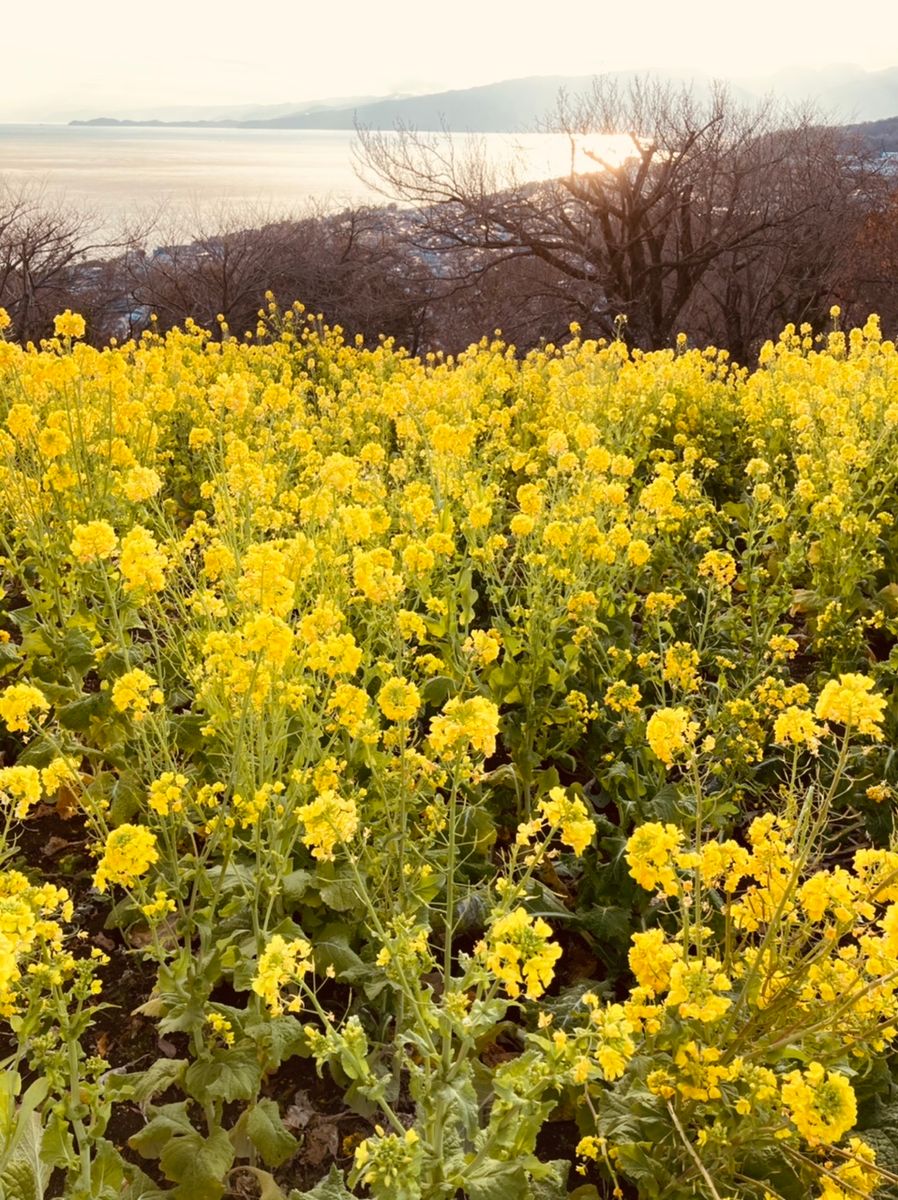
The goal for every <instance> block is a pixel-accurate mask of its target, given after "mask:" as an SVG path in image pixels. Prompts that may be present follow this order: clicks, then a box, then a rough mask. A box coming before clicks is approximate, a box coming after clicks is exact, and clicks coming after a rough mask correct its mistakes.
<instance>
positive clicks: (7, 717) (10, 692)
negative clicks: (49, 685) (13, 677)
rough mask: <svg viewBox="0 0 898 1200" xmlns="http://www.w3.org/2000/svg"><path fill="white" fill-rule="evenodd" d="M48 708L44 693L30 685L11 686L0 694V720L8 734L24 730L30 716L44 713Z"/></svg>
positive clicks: (18, 684)
mask: <svg viewBox="0 0 898 1200" xmlns="http://www.w3.org/2000/svg"><path fill="white" fill-rule="evenodd" d="M49 708H50V705H49V703H48V702H47V698H46V697H45V696H44V693H43V692H42V691H40V689H39V688H36V687H32V685H31V684H30V683H17V684H13V685H12V686H11V687H7V688H5V689H4V691H3V692H0V719H2V720H3V721H4V722H5V724H6V728H7V729H8V730H10V732H14V731H16V730H22V731H24V730H26V729H27V728H28V720H29V717H31V716H32V714H34V713H45V712H47V711H48V710H49Z"/></svg>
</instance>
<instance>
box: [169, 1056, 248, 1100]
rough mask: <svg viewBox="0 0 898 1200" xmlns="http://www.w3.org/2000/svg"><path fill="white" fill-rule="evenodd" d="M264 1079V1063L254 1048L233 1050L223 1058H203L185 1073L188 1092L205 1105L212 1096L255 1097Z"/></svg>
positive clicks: (229, 1097) (239, 1098)
mask: <svg viewBox="0 0 898 1200" xmlns="http://www.w3.org/2000/svg"><path fill="white" fill-rule="evenodd" d="M261 1082H262V1066H261V1063H260V1062H259V1060H258V1058H257V1056H256V1054H255V1051H253V1050H236V1051H235V1050H229V1051H228V1052H227V1057H226V1058H225V1059H223V1060H219V1059H212V1060H209V1061H203V1060H202V1059H201V1060H200V1061H198V1062H193V1063H191V1064H190V1066H189V1067H188V1068H187V1070H186V1071H185V1072H184V1089H185V1091H186V1092H187V1093H188V1095H190V1096H193V1098H194V1099H195V1100H199V1102H200V1103H201V1104H203V1103H205V1102H206V1101H207V1100H208V1099H210V1097H217V1098H218V1099H221V1100H224V1101H226V1102H229V1101H231V1100H254V1099H255V1097H256V1093H257V1092H258V1090H259V1085H260V1083H261Z"/></svg>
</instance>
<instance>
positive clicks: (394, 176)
mask: <svg viewBox="0 0 898 1200" xmlns="http://www.w3.org/2000/svg"><path fill="white" fill-rule="evenodd" d="M547 128H549V129H554V131H555V132H556V133H561V134H563V135H564V136H565V137H566V138H567V139H568V141H569V143H570V151H571V166H570V170H569V171H568V172H567V173H566V174H565V175H564V176H562V177H560V178H555V179H550V180H546V181H543V182H537V183H534V182H527V181H521V180H519V179H514V178H513V177H509V176H507V175H506V176H504V177H502V176H501V173H500V172H499V171H498V170H497V169H496V168H495V167H494V166H492V165H491V164H490V161H489V158H488V156H487V154H486V150H485V146H484V143H483V141H482V140H481V141H479V142H471V141H469V142H467V143H464V144H463V143H460V142H459V141H458V140H457V139H453V138H452V137H451V136H450V135H449V134H448V133H446V134H443V135H439V134H436V135H434V134H420V133H416V132H415V131H413V130H410V129H402V130H399V131H397V132H395V133H389V132H373V131H360V138H359V144H358V162H359V168H360V171H361V173H362V174H363V176H364V177H365V178H366V180H367V181H368V182H369V183H373V184H374V185H375V186H379V187H380V188H381V190H382V191H383V192H385V193H386V194H389V195H391V196H394V197H396V198H399V199H401V200H403V201H405V202H408V203H412V204H414V205H415V206H416V208H417V212H418V220H417V222H416V225H415V227H414V241H415V244H416V245H417V247H418V249H419V251H427V252H429V253H431V254H440V255H443V256H444V257H450V258H451V257H454V258H455V260H456V262H458V263H459V264H461V269H460V271H459V272H458V274H459V276H461V275H463V274H464V273H465V272H467V273H468V274H470V272H471V271H472V270H477V271H480V272H481V273H486V272H489V271H491V270H493V269H495V268H496V267H497V266H500V265H501V264H503V263H507V262H508V261H509V260H511V259H514V258H520V257H528V258H534V259H538V260H539V261H540V262H542V263H543V264H544V265H545V267H546V268H547V269H548V270H549V272H550V273H552V275H553V281H554V286H555V288H556V291H557V292H558V294H559V296H560V297H561V298H563V299H564V300H565V302H566V303H567V305H568V307H569V308H571V309H575V310H579V314H578V315H580V319H581V323H582V324H583V325H584V327H585V328H586V329H587V330H589V331H590V332H600V333H604V334H609V335H610V334H611V333H612V332H613V330H614V326H615V322H616V319H617V318H618V317H619V316H621V315H622V316H624V317H626V318H627V322H628V336H629V337H630V338H631V339H632V340H633V341H634V342H635V343H637V344H640V345H643V346H661V345H665V344H668V343H669V342H670V341H671V339H672V337H673V335H674V334H675V333H676V332H677V331H678V329H679V328H680V327H681V325H682V324H683V322H684V320H685V318H686V316H687V315H688V314H689V313H690V311H691V310H694V309H696V308H697V307H699V306H704V307H703V311H704V314H705V316H706V317H707V318H709V317H710V314H712V313H714V312H715V310H716V316H717V320H716V321H715V322H710V321H709V323H713V324H715V325H716V327H717V329H718V330H721V326H723V328H722V332H723V334H724V336H728V335H730V336H733V337H734V340H736V341H737V342H738V344H739V347H740V349H744V348H745V347H746V346H747V344H748V341H749V338H750V336H751V335H752V333H753V330H754V322H753V321H749V320H748V317H747V316H745V317H743V319H742V321H741V322H740V324H739V327H738V329H727V328H726V320H725V314H726V311H727V307H726V306H727V303H728V301H727V298H726V296H725V295H722V294H721V292H720V285H719V282H718V284H717V285H715V286H714V287H711V286H709V279H710V276H711V273H712V271H713V270H717V271H718V273H720V274H721V275H722V277H723V278H726V277H727V276H728V275H730V274H732V273H733V272H739V271H746V270H748V269H749V267H751V269H752V270H753V271H754V274H755V277H758V264H759V261H760V259H761V258H763V256H764V255H767V256H768V267H767V271H768V272H769V269H770V267H771V266H776V265H777V263H776V260H775V259H771V258H770V252H771V248H772V247H775V246H778V247H782V246H783V245H792V246H793V247H794V246H797V244H798V241H799V240H802V239H803V241H804V243H805V244H807V245H808V246H809V247H810V246H812V245H813V241H814V233H813V231H814V229H815V222H817V223H819V222H825V223H826V225H827V228H828V229H829V230H830V231H831V230H832V229H833V228H834V221H835V222H836V223H837V222H838V219H839V217H838V214H839V213H841V212H842V211H843V210H844V208H845V206H846V205H848V204H850V202H851V200H852V197H853V196H854V195H855V194H856V191H857V187H858V183H857V177H856V170H855V173H854V174H852V173H851V172H849V170H848V169H847V167H846V163H845V147H844V144H843V143H842V141H841V139H840V138H839V137H837V136H836V135H835V133H833V132H832V131H821V130H819V129H818V126H817V125H816V124H815V122H814V121H813V119H812V116H811V114H809V113H807V112H802V113H786V112H783V111H781V110H780V109H778V108H777V107H776V106H775V105H774V104H773V103H772V102H771V101H765V102H761V103H758V104H754V105H748V106H747V105H740V104H737V103H736V102H735V101H734V100H733V99H732V97H731V96H730V95H729V93H728V92H727V90H726V89H725V88H724V87H722V86H720V85H714V86H713V87H712V88H711V89H710V90H709V92H708V94H707V96H704V97H699V96H698V95H697V94H696V93H695V92H694V91H693V90H691V89H689V88H677V87H674V86H673V85H669V84H665V83H661V82H658V81H653V80H650V79H642V80H637V81H635V82H634V83H632V84H631V85H630V86H629V87H626V88H622V87H620V86H619V85H618V84H617V83H616V82H615V81H613V80H609V79H604V78H598V79H596V80H595V81H594V86H593V90H592V92H591V94H589V95H588V96H586V97H585V98H583V99H580V100H577V101H575V102H573V103H569V102H567V101H566V100H565V99H564V98H563V97H562V99H561V101H560V103H559V108H558V112H557V114H556V115H555V118H554V120H553V121H552V122H551V123H550V124H549V125H548V126H547ZM612 133H616V134H621V133H624V134H626V135H628V137H629V142H630V149H629V152H628V153H627V154H626V155H624V156H623V158H622V159H616V158H613V157H611V156H610V155H609V154H608V153H607V151H606V150H605V149H604V147H603V141H602V135H608V134H612ZM578 158H579V159H580V160H581V161H580V162H578ZM584 164H585V166H584ZM855 166H856V164H855ZM828 173H830V174H833V175H834V176H836V177H837V178H838V181H839V186H838V187H836V188H835V189H833V188H832V187H826V188H822V187H821V186H820V185H821V184H822V182H823V181H824V180H826V178H827V174H828ZM831 248H832V247H831V242H830V247H829V249H831ZM793 260H795V261H796V262H797V256H796V255H793ZM810 269H811V270H813V269H814V265H813V264H810ZM450 274H451V271H450ZM799 274H800V273H799ZM797 277H798V276H797V275H796V273H795V272H793V274H792V276H791V277H790V279H789V284H788V286H791V285H792V284H793V283H794V280H795V278H797ZM804 278H807V274H806V273H805V276H804ZM747 287H748V285H745V287H744V288H743V291H744V290H745V288H747ZM766 287H767V284H766V283H765V282H762V281H759V282H758V283H757V284H754V285H752V287H751V288H748V290H749V291H753V292H754V294H755V298H756V297H757V294H759V293H760V292H762V291H763V290H764V289H766ZM703 289H705V290H704V294H703ZM741 303H742V306H743V309H744V310H745V311H746V312H748V313H751V311H752V301H751V299H747V298H746V297H745V296H744V295H743V296H742V297H741ZM765 332H766V331H765Z"/></svg>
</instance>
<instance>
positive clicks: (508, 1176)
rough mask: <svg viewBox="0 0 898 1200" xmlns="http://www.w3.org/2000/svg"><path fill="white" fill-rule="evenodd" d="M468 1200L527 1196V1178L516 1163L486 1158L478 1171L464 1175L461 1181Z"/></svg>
mask: <svg viewBox="0 0 898 1200" xmlns="http://www.w3.org/2000/svg"><path fill="white" fill-rule="evenodd" d="M461 1182H462V1186H463V1187H464V1189H465V1193H466V1194H467V1197H468V1200H509V1198H510V1197H512V1196H522V1197H523V1196H526V1195H527V1176H526V1174H525V1172H524V1168H523V1166H522V1165H521V1164H520V1163H516V1162H500V1160H499V1159H497V1158H486V1159H484V1160H483V1162H482V1163H480V1165H479V1166H478V1167H477V1168H476V1170H474V1171H472V1172H470V1173H468V1172H465V1173H464V1179H463V1180H462V1181H461Z"/></svg>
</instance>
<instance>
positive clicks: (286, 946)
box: [253, 933, 312, 1017]
mask: <svg viewBox="0 0 898 1200" xmlns="http://www.w3.org/2000/svg"><path fill="white" fill-rule="evenodd" d="M311 955H312V947H311V946H310V945H309V943H308V942H307V941H305V939H304V938H294V939H293V941H289V942H288V941H287V940H286V938H283V937H281V935H280V934H279V933H276V934H275V935H274V937H272V938H271V939H270V941H269V942H268V945H267V946H266V947H265V949H264V950H263V951H262V953H261V955H260V956H259V962H258V966H257V967H256V973H255V975H254V976H253V991H254V992H255V993H256V995H257V996H261V997H262V1000H263V1002H264V1003H265V1005H266V1007H267V1008H268V1011H269V1012H270V1013H271V1015H272V1016H275V1017H277V1016H280V1014H281V1013H283V1011H284V1008H285V1005H284V1000H283V996H282V992H283V991H284V989H285V988H286V987H287V986H288V985H289V984H293V983H296V982H297V981H298V980H302V979H303V978H304V976H306V975H307V974H308V973H309V972H310V971H311V970H312V959H311ZM286 1008H287V1010H288V1011H289V1012H299V1011H300V1010H301V1009H302V1000H301V999H300V998H299V997H297V996H294V997H293V998H292V999H291V1000H290V1001H289V1002H288V1003H287V1005H286Z"/></svg>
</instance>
